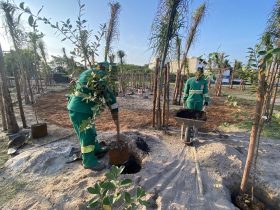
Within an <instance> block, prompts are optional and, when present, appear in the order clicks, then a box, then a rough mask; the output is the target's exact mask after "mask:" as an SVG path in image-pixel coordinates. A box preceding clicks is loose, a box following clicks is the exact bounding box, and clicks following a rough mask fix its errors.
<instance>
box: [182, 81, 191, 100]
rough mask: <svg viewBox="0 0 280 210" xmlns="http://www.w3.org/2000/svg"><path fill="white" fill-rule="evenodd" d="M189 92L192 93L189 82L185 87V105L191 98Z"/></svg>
mask: <svg viewBox="0 0 280 210" xmlns="http://www.w3.org/2000/svg"><path fill="white" fill-rule="evenodd" d="M189 91H190V85H189V80H187V81H186V83H185V87H184V97H183V103H184V104H185V102H186V101H187V99H188V97H189Z"/></svg>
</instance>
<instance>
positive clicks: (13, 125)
mask: <svg viewBox="0 0 280 210" xmlns="http://www.w3.org/2000/svg"><path fill="white" fill-rule="evenodd" d="M0 76H1V80H0V82H1V90H2V96H3V99H4V108H5V114H6V120H7V128H8V133H16V132H18V131H19V127H18V124H17V121H16V117H15V113H14V108H13V103H12V99H11V95H10V92H9V89H8V84H7V77H6V72H5V65H4V58H3V52H2V47H1V45H0ZM1 98H2V97H1Z"/></svg>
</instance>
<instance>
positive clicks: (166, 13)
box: [150, 0, 188, 129]
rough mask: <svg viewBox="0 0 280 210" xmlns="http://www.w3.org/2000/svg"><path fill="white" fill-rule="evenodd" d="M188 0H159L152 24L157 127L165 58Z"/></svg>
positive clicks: (159, 116) (151, 42)
mask: <svg viewBox="0 0 280 210" xmlns="http://www.w3.org/2000/svg"><path fill="white" fill-rule="evenodd" d="M187 2H188V0H163V1H160V5H159V7H158V11H157V14H156V18H155V20H154V22H153V25H152V35H151V38H150V46H151V47H152V48H153V49H154V54H155V56H156V57H158V58H159V59H160V63H159V66H158V67H157V68H156V71H159V73H158V78H157V80H158V81H157V95H156V96H154V97H156V105H157V109H156V116H157V117H156V119H157V128H158V129H160V128H161V126H162V120H161V119H162V117H161V105H160V95H161V92H162V83H163V81H162V79H163V76H162V75H163V69H164V66H165V60H166V57H167V55H168V52H169V49H170V45H171V41H172V40H173V39H174V38H175V37H176V35H177V34H178V31H179V29H180V28H181V27H182V26H183V25H184V24H183V19H184V16H185V14H186V13H185V11H186V4H187ZM156 75H157V73H156Z"/></svg>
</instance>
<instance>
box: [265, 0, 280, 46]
mask: <svg viewBox="0 0 280 210" xmlns="http://www.w3.org/2000/svg"><path fill="white" fill-rule="evenodd" d="M266 32H268V33H270V34H271V36H272V38H273V40H274V41H275V42H276V43H277V44H278V46H279V45H280V43H279V36H280V0H276V3H275V5H274V7H273V9H272V12H271V14H270V17H269V19H268V21H267V28H266Z"/></svg>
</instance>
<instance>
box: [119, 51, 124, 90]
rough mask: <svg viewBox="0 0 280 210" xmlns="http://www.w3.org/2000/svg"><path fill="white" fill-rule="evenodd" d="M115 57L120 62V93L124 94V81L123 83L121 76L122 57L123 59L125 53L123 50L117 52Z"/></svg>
mask: <svg viewBox="0 0 280 210" xmlns="http://www.w3.org/2000/svg"><path fill="white" fill-rule="evenodd" d="M117 56H118V58H119V61H120V69H121V71H120V77H119V78H120V81H119V82H120V88H119V89H120V92H122V93H123V94H125V81H124V75H123V69H122V65H123V63H124V60H123V59H124V57H125V52H124V51H123V50H119V51H117Z"/></svg>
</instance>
